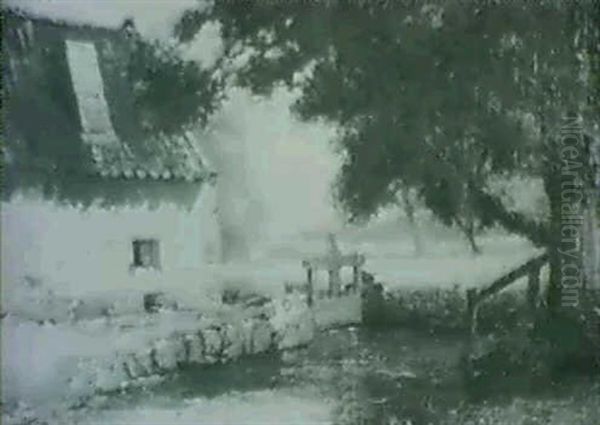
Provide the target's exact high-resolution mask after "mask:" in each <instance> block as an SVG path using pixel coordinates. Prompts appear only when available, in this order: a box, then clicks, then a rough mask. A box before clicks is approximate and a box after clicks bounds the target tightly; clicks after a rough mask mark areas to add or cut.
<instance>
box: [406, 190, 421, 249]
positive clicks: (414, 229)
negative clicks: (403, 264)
mask: <svg viewBox="0 0 600 425" xmlns="http://www.w3.org/2000/svg"><path fill="white" fill-rule="evenodd" d="M401 195H402V204H403V207H404V212H405V213H406V217H407V218H408V223H409V224H410V234H411V236H412V239H413V245H414V253H415V256H416V257H420V256H421V255H422V254H423V240H422V238H421V232H420V231H419V225H418V223H417V220H416V218H415V206H414V203H413V202H412V200H411V198H410V193H409V189H408V188H407V187H402V189H401Z"/></svg>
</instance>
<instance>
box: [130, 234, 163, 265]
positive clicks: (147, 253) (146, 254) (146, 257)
mask: <svg viewBox="0 0 600 425" xmlns="http://www.w3.org/2000/svg"><path fill="white" fill-rule="evenodd" d="M132 247H133V267H134V268H142V269H159V268H160V251H159V244H158V240H157V239H134V240H133V243H132Z"/></svg>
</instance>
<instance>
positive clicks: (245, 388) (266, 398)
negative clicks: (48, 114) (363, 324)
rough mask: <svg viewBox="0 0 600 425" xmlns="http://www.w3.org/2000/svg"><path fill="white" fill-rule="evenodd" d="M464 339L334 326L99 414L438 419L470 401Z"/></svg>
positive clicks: (164, 419) (141, 419)
mask: <svg viewBox="0 0 600 425" xmlns="http://www.w3.org/2000/svg"><path fill="white" fill-rule="evenodd" d="M461 347H462V341H461V340H460V339H459V338H456V337H454V338H443V339H438V338H436V337H433V336H429V335H419V334H417V333H413V332H409V331H405V330H367V329H353V328H349V329H340V330H333V331H329V332H326V333H323V334H321V335H319V336H318V337H317V338H316V340H315V341H314V342H313V344H311V345H310V346H309V347H307V348H304V349H301V350H296V351H294V352H289V353H285V354H283V355H279V354H271V355H267V356H258V357H255V358H252V359H246V360H242V361H238V362H234V363H231V364H227V365H221V366H208V367H193V368H187V369H185V370H182V371H181V372H180V373H179V374H178V375H177V376H176V377H173V378H172V379H170V380H168V381H167V382H165V383H164V384H162V385H160V386H158V387H156V388H150V389H148V390H145V391H142V390H137V391H133V392H129V393H128V394H124V395H120V396H119V397H118V398H117V397H115V398H114V399H111V400H110V402H109V403H108V404H109V405H110V410H105V411H102V412H99V413H98V418H100V419H96V421H98V422H97V423H99V422H102V421H103V422H104V423H107V422H110V423H114V422H119V423H140V424H141V423H145V424H147V423H149V422H148V420H149V418H154V419H152V420H151V421H150V422H151V423H175V424H176V423H182V424H183V423H191V422H192V423H206V424H211V425H213V424H217V423H218V424H258V423H260V424H266V423H278V424H282V423H286V424H288V423H294V424H316V423H335V424H343V425H345V424H348V425H349V424H352V425H355V424H393V423H412V424H413V425H419V424H429V423H431V424H436V423H438V422H439V420H440V419H441V418H443V417H445V416H446V412H447V411H448V410H449V409H451V408H453V406H456V405H457V404H458V403H459V401H460V399H464V393H463V392H462V386H461V383H460V380H459V377H458V374H457V372H456V368H455V366H456V364H457V360H458V356H459V353H460V350H461ZM149 415H150V416H149ZM403 421H404V422H403ZM407 421H410V422H407ZM92 422H93V421H92ZM86 423H90V421H89V420H88V421H86Z"/></svg>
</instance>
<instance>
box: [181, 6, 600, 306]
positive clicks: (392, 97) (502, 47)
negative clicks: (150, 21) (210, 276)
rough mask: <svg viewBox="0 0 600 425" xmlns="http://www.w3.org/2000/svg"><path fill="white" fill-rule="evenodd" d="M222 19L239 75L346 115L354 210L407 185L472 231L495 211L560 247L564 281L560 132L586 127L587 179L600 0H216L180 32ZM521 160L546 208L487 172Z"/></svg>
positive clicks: (325, 113) (301, 106)
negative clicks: (532, 206) (521, 200)
mask: <svg viewBox="0 0 600 425" xmlns="http://www.w3.org/2000/svg"><path fill="white" fill-rule="evenodd" d="M210 21H218V22H219V23H220V24H221V28H222V36H223V38H224V43H225V55H226V57H227V58H229V59H230V60H231V62H232V63H235V64H238V65H239V64H240V63H242V65H241V66H239V67H238V68H237V70H236V72H235V76H236V78H237V82H238V83H239V84H242V85H245V86H249V87H251V88H252V89H253V90H254V91H255V92H257V93H269V91H270V90H271V89H272V88H273V87H275V86H277V85H279V84H285V85H287V86H288V87H290V88H295V89H298V90H299V91H300V93H301V95H300V97H299V98H298V101H297V102H296V104H295V105H294V109H295V111H296V112H297V114H298V115H299V116H300V117H301V118H303V119H322V120H327V121H329V122H331V123H333V124H335V125H336V126H337V128H338V129H339V136H338V140H337V146H338V147H339V150H340V153H341V155H342V156H343V165H342V168H341V171H340V174H339V179H338V183H337V187H336V192H337V195H338V196H337V197H338V200H339V201H340V204H341V206H342V207H343V208H344V209H345V210H346V211H347V212H348V215H349V217H350V219H351V220H359V219H365V218H368V217H370V216H371V215H373V214H375V213H377V211H378V210H379V209H380V208H382V207H384V206H386V205H388V204H390V203H393V202H396V201H397V198H398V192H399V191H400V190H401V189H402V188H403V187H406V186H408V187H410V188H414V189H416V190H417V191H418V192H419V194H420V197H421V198H422V200H423V201H424V203H425V205H426V206H427V207H429V208H430V209H431V210H432V211H433V212H434V213H435V214H436V215H437V216H438V217H439V218H441V219H442V220H443V221H444V222H446V223H448V224H455V225H457V226H458V227H460V228H461V229H462V230H463V231H464V232H465V234H466V235H467V237H469V238H470V239H472V237H473V234H474V233H475V232H476V231H477V229H479V228H481V227H486V226H490V225H493V224H499V225H501V226H503V227H504V228H506V229H508V230H509V231H511V232H514V233H517V234H520V235H523V236H525V237H527V238H528V239H529V240H531V241H532V242H533V243H534V244H536V245H538V246H541V247H547V248H549V249H550V250H551V254H552V255H551V263H552V264H553V266H552V273H551V281H552V282H553V285H552V286H553V287H554V288H558V286H559V281H560V270H559V269H560V258H559V255H558V249H559V245H560V242H559V241H558V240H557V238H560V231H559V229H557V225H558V222H559V220H560V204H561V202H563V203H564V200H561V199H560V190H561V187H563V184H568V181H567V180H569V178H570V177H569V176H564V175H563V174H562V173H561V172H560V170H561V167H562V166H563V165H564V164H563V162H564V161H563V158H561V156H560V149H559V147H560V137H559V135H560V130H561V128H562V127H564V126H566V125H567V124H566V123H567V122H571V123H575V125H576V126H577V128H580V130H581V133H582V138H583V139H584V141H583V143H580V144H579V146H578V151H577V152H576V166H577V167H578V168H577V170H576V172H578V173H580V174H581V179H582V180H586V179H587V177H586V176H589V175H590V173H591V170H590V168H589V162H588V159H589V143H590V140H591V139H590V138H589V137H588V136H587V131H588V129H591V128H593V127H594V124H597V110H598V109H597V107H598V102H599V98H598V96H597V75H598V57H599V55H598V40H599V39H600V37H599V34H598V31H599V30H598V28H599V27H600V26H599V25H597V24H598V22H599V21H600V7H599V6H598V5H597V4H594V3H593V2H577V3H572V4H566V3H564V2H553V1H540V2H499V3H496V2H481V3H468V2H467V3H463V2H449V3H446V4H444V5H440V4H438V3H431V4H429V3H421V2H408V3H407V2H398V3H394V2H386V3H383V4H380V3H371V2H349V1H326V2H321V3H318V2H317V3H311V4H305V3H297V4H296V3H292V4H290V3H287V2H282V3H277V2H275V3H272V2H217V3H215V5H214V7H212V8H209V9H203V10H192V11H189V12H188V13H186V14H185V15H184V17H183V18H182V20H181V22H180V23H179V25H178V27H177V28H176V31H177V34H178V35H179V37H180V39H181V40H188V39H191V38H192V37H193V35H194V34H195V33H196V32H197V31H198V30H199V28H201V26H202V25H204V24H205V23H206V22H210ZM567 165H568V164H567ZM515 174H520V175H524V176H528V177H531V178H539V179H542V180H543V182H544V188H545V195H546V196H547V197H548V200H549V205H550V211H551V213H550V218H549V219H548V220H546V221H539V220H535V219H533V218H531V217H528V216H526V215H524V214H521V213H518V212H516V211H512V210H509V209H508V208H507V207H506V206H505V205H504V204H503V202H502V199H501V198H500V197H499V196H497V195H496V194H494V192H493V191H491V190H490V189H489V187H488V182H489V180H490V179H491V178H498V177H500V178H502V177H503V176H506V175H515ZM588 180H589V179H588ZM584 198H585V196H584ZM569 202H570V203H571V207H572V208H575V209H579V208H581V207H583V206H584V205H585V204H586V203H587V202H589V201H588V200H586V199H583V200H582V201H580V200H571V201H568V202H567V203H569ZM555 292H556V291H555ZM550 300H551V304H556V303H557V302H558V301H557V297H556V294H555V295H554V296H550Z"/></svg>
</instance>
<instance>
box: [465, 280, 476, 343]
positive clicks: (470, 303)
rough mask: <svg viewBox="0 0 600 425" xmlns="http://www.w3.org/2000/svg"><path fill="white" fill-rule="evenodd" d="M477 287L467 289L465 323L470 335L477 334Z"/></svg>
mask: <svg viewBox="0 0 600 425" xmlns="http://www.w3.org/2000/svg"><path fill="white" fill-rule="evenodd" d="M477 307H478V306H477V289H475V288H471V289H467V324H468V325H469V329H470V331H471V335H476V334H477Z"/></svg>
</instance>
